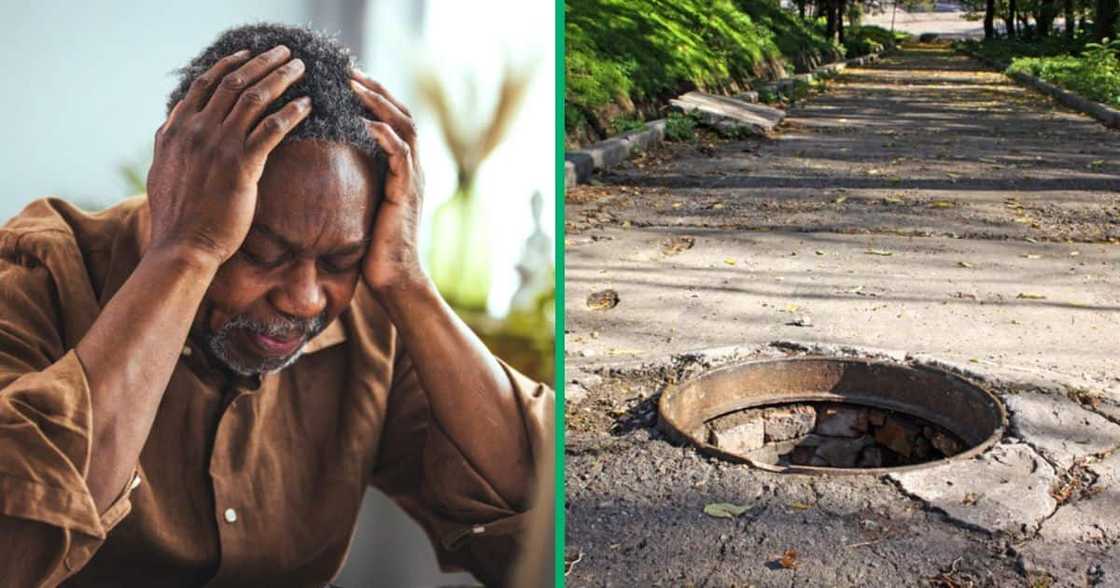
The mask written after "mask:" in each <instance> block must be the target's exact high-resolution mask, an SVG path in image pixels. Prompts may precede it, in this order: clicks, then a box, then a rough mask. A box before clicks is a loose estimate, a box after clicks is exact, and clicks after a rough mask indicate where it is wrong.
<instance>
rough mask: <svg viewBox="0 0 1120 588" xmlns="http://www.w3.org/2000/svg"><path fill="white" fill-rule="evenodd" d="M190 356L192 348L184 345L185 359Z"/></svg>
mask: <svg viewBox="0 0 1120 588" xmlns="http://www.w3.org/2000/svg"><path fill="white" fill-rule="evenodd" d="M190 356H191V348H190V347H187V346H186V345H184V346H183V357H190Z"/></svg>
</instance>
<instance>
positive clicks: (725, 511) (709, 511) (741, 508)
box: [704, 502, 749, 519]
mask: <svg viewBox="0 0 1120 588" xmlns="http://www.w3.org/2000/svg"><path fill="white" fill-rule="evenodd" d="M748 508H749V507H748V506H747V505H745V504H731V503H730V502H712V503H709V504H705V505H704V514H706V515H708V516H710V517H715V518H717V519H733V518H735V517H737V516H739V515H741V514H743V513H745V512H747V510H748Z"/></svg>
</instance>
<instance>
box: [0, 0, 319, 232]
mask: <svg viewBox="0 0 1120 588" xmlns="http://www.w3.org/2000/svg"><path fill="white" fill-rule="evenodd" d="M2 6H3V8H2V9H0V14H2V18H0V21H2V22H3V25H2V27H3V33H4V41H3V51H0V72H3V84H4V89H3V91H2V92H0V112H2V113H4V122H5V124H4V132H3V137H4V140H3V141H0V222H2V220H7V219H8V218H9V217H11V216H12V215H14V214H15V213H17V212H19V210H20V209H22V208H23V206H24V205H26V204H27V203H28V202H30V201H31V200H34V199H36V198H39V197H42V196H46V195H57V196H62V197H63V198H66V199H69V200H73V201H76V202H79V203H82V204H88V205H97V204H100V205H104V204H108V203H111V202H114V201H116V200H118V199H120V198H121V197H124V196H127V195H129V189H128V185H127V183H126V182H125V181H124V179H123V177H122V175H121V173H120V171H119V170H118V167H119V166H120V165H122V164H125V163H131V164H139V165H140V166H141V167H142V169H143V170H144V171H146V170H147V165H148V163H149V162H150V161H151V149H152V137H153V135H154V134H155V130H156V129H157V128H158V127H159V125H160V124H161V123H162V122H163V119H164V104H165V102H166V99H167V94H168V92H170V91H171V88H172V87H173V86H174V81H175V80H174V77H173V76H172V71H173V70H174V69H176V68H178V67H181V66H183V65H185V64H186V63H187V62H188V61H189V60H190V59H191V58H192V57H194V55H195V54H197V53H198V52H199V51H200V50H201V49H202V48H203V47H205V46H206V45H208V44H210V43H211V42H212V41H213V40H214V39H215V38H216V37H217V35H218V33H220V32H221V31H223V30H225V29H227V28H229V27H231V26H234V25H237V24H242V23H245V22H252V21H260V20H267V21H279V22H285V23H290V24H303V23H306V22H307V21H308V20H309V14H310V12H309V10H308V8H307V3H306V1H305V0H241V1H238V2H228V1H227V2H220V1H216V0H208V1H195V2H142V1H139V0H114V1H109V0H95V1H83V2H66V1H62V0H39V1H31V0H25V1H18V0H17V1H11V0H9V1H6V2H4V3H3V5H2Z"/></svg>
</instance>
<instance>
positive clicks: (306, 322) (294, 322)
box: [222, 313, 327, 339]
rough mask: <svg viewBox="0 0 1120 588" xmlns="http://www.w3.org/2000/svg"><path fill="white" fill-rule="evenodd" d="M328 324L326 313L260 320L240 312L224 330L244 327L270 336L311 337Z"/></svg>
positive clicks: (284, 337) (285, 337) (287, 337)
mask: <svg viewBox="0 0 1120 588" xmlns="http://www.w3.org/2000/svg"><path fill="white" fill-rule="evenodd" d="M326 326H327V317H326V313H323V314H321V315H319V316H317V317H314V318H310V319H298V318H292V317H277V318H274V319H272V320H269V321H267V322H263V321H258V320H256V319H254V318H251V317H249V316H248V315H244V314H239V315H237V316H235V317H233V318H232V319H230V320H229V322H227V323H226V324H225V326H224V327H223V328H222V330H223V331H228V330H230V329H234V328H242V329H246V330H248V331H252V332H254V333H256V334H259V335H265V336H268V337H277V338H283V339H289V338H291V337H292V336H295V335H300V336H303V337H304V338H305V339H311V338H312V337H314V336H315V335H318V334H319V333H320V332H322V331H323V329H324V328H326Z"/></svg>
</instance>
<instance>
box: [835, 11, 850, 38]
mask: <svg viewBox="0 0 1120 588" xmlns="http://www.w3.org/2000/svg"><path fill="white" fill-rule="evenodd" d="M836 2H837V4H838V6H837V8H836V36H837V38H839V40H840V44H841V45H843V44H844V13H845V12H847V8H848V0H836Z"/></svg>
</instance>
